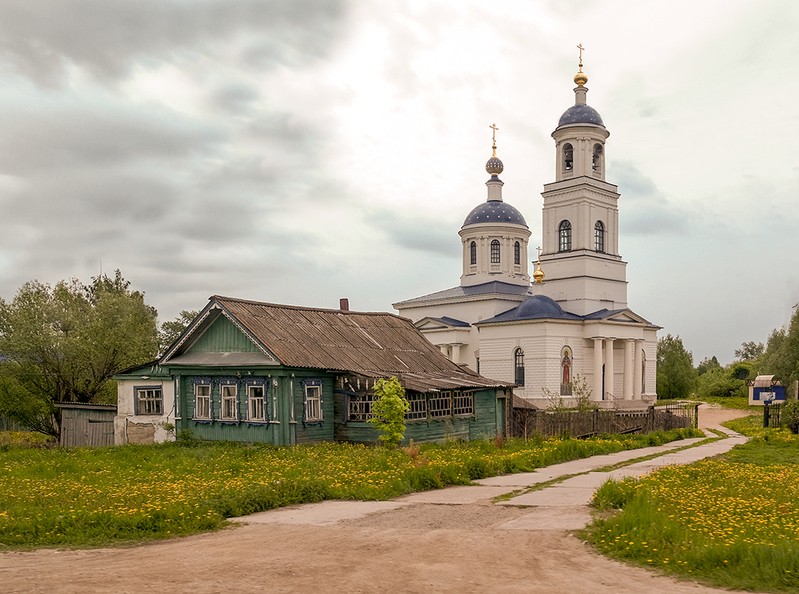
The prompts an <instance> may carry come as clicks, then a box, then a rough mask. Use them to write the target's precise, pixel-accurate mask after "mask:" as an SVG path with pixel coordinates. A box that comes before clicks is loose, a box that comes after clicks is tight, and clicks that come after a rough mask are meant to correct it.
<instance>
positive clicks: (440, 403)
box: [430, 392, 452, 419]
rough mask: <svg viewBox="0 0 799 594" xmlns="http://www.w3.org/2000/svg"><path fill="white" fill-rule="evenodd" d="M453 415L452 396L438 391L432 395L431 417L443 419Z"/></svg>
mask: <svg viewBox="0 0 799 594" xmlns="http://www.w3.org/2000/svg"><path fill="white" fill-rule="evenodd" d="M451 416H452V396H451V395H450V394H449V393H446V392H438V393H435V394H433V395H431V396H430V418H431V419H441V418H444V417H451Z"/></svg>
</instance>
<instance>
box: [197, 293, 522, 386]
mask: <svg viewBox="0 0 799 594" xmlns="http://www.w3.org/2000/svg"><path fill="white" fill-rule="evenodd" d="M216 306H218V307H219V308H221V310H222V312H223V313H224V314H225V315H227V316H228V317H229V318H232V319H233V320H234V321H235V322H237V323H238V324H239V325H240V326H241V327H243V328H244V329H245V330H246V332H247V333H248V334H250V337H251V338H252V339H255V340H256V341H257V342H259V343H260V344H261V346H262V347H264V348H265V349H266V350H268V351H269V352H270V353H271V354H273V355H274V356H275V357H277V359H278V360H279V361H280V362H281V363H282V364H283V365H285V366H288V367H307V368H313V369H324V370H332V371H349V372H354V373H360V374H363V375H366V376H371V377H388V376H391V375H395V376H397V377H398V378H399V379H400V380H401V381H402V383H403V384H404V385H405V387H407V388H409V389H412V390H416V391H421V392H427V391H430V390H443V389H463V388H485V387H504V386H510V385H512V383H509V382H498V381H495V380H490V379H488V378H484V377H482V376H481V375H478V374H476V373H474V372H473V371H471V370H469V369H464V368H462V367H460V366H459V365H456V364H455V363H453V362H452V361H450V360H449V359H448V358H447V357H446V356H444V355H443V354H442V353H441V351H439V349H438V348H437V347H435V346H434V345H433V344H431V343H430V342H429V341H428V340H427V339H426V338H425V337H424V336H423V335H422V334H421V333H420V332H419V331H418V330H417V329H416V328H415V327H414V325H413V323H412V322H411V321H410V320H408V319H406V318H402V317H400V316H397V315H394V314H390V313H367V312H355V311H346V310H338V309H317V308H310V307H299V306H293V305H279V304H274V303H263V302H259V301H248V300H244V299H235V298H231V297H221V296H218V295H215V296H213V297H211V300H210V303H209V305H208V306H207V307H206V309H205V311H208V310H209V308H210V309H213V308H215V307H216ZM189 332H190V330H189Z"/></svg>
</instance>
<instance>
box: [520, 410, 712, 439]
mask: <svg viewBox="0 0 799 594" xmlns="http://www.w3.org/2000/svg"><path fill="white" fill-rule="evenodd" d="M698 408H699V405H698V404H697V403H685V404H672V405H669V406H665V407H657V408H655V407H654V406H650V407H649V408H648V409H645V410H621V409H597V410H585V411H580V410H565V411H550V410H544V409H531V408H514V409H513V414H512V420H511V434H512V436H513V437H522V438H528V437H531V436H533V435H542V436H544V437H554V436H569V437H591V436H592V435H598V434H602V433H650V432H652V431H660V430H665V429H681V428H687V427H696V426H697V409H698Z"/></svg>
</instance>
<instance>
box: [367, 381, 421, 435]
mask: <svg viewBox="0 0 799 594" xmlns="http://www.w3.org/2000/svg"><path fill="white" fill-rule="evenodd" d="M373 389H374V393H375V396H377V399H376V400H375V401H374V402H373V403H372V417H371V418H370V419H369V422H370V423H371V424H372V426H373V427H374V428H375V429H377V431H378V432H379V433H380V435H379V436H378V439H379V440H380V441H382V442H383V443H384V444H385V445H389V446H397V445H399V443H400V442H401V441H402V439H403V438H404V437H405V413H406V412H408V410H409V409H410V408H411V405H410V404H409V403H408V401H407V400H406V399H405V388H403V387H402V385H401V384H400V383H399V380H398V379H397V378H396V377H390V378H388V379H382V378H381V379H379V380H377V382H375V386H374V388H373Z"/></svg>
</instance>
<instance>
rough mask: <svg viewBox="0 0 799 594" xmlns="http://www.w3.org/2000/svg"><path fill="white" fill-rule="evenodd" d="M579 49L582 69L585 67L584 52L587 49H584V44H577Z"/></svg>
mask: <svg viewBox="0 0 799 594" xmlns="http://www.w3.org/2000/svg"><path fill="white" fill-rule="evenodd" d="M577 49H579V50H580V68H582V67H583V50H584V49H585V48H584V47H583V44H582V43H578V44H577Z"/></svg>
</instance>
